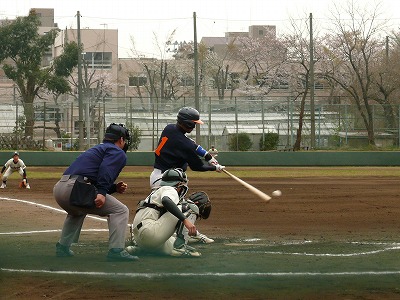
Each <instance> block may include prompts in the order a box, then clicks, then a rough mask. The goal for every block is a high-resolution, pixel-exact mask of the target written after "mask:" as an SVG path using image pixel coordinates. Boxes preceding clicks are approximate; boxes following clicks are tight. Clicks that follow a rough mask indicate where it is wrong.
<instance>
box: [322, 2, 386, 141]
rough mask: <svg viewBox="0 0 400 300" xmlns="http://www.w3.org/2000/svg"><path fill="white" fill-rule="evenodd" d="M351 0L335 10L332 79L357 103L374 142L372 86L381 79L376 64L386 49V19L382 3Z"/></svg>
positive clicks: (329, 46)
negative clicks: (380, 10)
mask: <svg viewBox="0 0 400 300" xmlns="http://www.w3.org/2000/svg"><path fill="white" fill-rule="evenodd" d="M369 9H371V7H368V6H363V7H362V6H358V5H356V4H355V3H354V2H353V1H349V2H348V3H347V6H346V7H344V8H342V9H339V8H338V7H336V11H335V12H333V13H332V16H333V24H334V26H335V29H336V30H335V33H333V34H331V37H330V39H329V40H327V44H326V45H327V52H328V53H327V54H328V56H327V57H329V60H327V63H329V69H330V70H329V71H328V72H326V76H327V78H330V79H331V80H333V81H334V82H336V83H337V84H339V86H340V87H341V88H342V89H343V90H344V91H345V92H346V93H347V94H348V95H349V96H350V99H351V100H352V101H353V102H354V103H355V104H356V106H357V109H358V111H359V113H360V115H361V117H362V120H363V123H364V126H365V128H366V130H367V133H368V143H369V144H370V145H375V136H374V119H373V117H374V116H373V109H372V103H373V102H374V100H376V97H374V89H373V85H374V83H375V84H376V83H377V82H378V80H377V76H378V74H377V72H374V70H376V66H377V64H378V62H379V57H380V54H381V53H382V51H383V48H384V43H383V42H384V40H383V37H382V36H381V33H382V32H383V29H384V28H385V21H382V20H381V19H380V18H379V16H380V13H379V5H377V6H375V7H373V8H372V10H371V11H369ZM378 73H379V72H378Z"/></svg>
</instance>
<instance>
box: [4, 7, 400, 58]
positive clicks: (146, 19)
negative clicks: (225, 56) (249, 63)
mask: <svg viewBox="0 0 400 300" xmlns="http://www.w3.org/2000/svg"><path fill="white" fill-rule="evenodd" d="M348 1H349V0H142V1H138V0H113V1H111V0H0V18H3V19H4V18H15V17H16V16H25V15H27V14H28V12H29V9H30V8H54V14H55V22H56V23H58V26H59V27H60V28H61V29H64V28H66V27H67V28H74V29H76V27H77V25H76V24H77V22H76V13H77V11H80V14H81V16H82V18H81V28H85V27H88V28H94V29H95V28H97V29H98V28H109V29H118V36H119V47H120V48H119V55H120V57H129V56H132V55H133V54H132V52H131V51H130V49H131V48H132V43H131V41H130V37H131V36H132V37H133V38H134V41H135V49H136V51H137V52H138V53H139V54H142V55H145V56H147V57H154V56H155V57H158V56H159V54H160V51H159V50H158V49H157V47H156V44H157V43H156V38H157V39H158V41H159V42H158V44H163V43H165V41H166V40H167V38H168V37H169V36H170V35H171V33H172V32H173V30H176V33H175V35H174V40H177V41H178V42H180V41H192V40H193V32H194V31H193V12H196V16H197V22H196V24H197V40H198V42H200V40H201V38H202V37H204V36H224V34H225V32H227V31H248V27H249V26H250V25H276V26H277V31H278V33H279V32H280V31H284V30H285V28H287V26H288V20H289V18H294V19H301V18H304V20H305V21H306V18H307V17H308V16H309V14H310V13H312V14H313V18H314V20H315V21H314V24H320V25H321V27H322V26H323V24H324V23H327V22H329V17H330V16H331V12H332V11H333V10H334V9H333V5H334V3H335V4H336V5H342V3H347V2H348ZM355 2H356V3H358V4H361V5H362V6H364V7H365V6H368V5H370V6H371V5H372V7H375V4H376V3H380V5H381V12H382V13H383V15H382V17H384V18H388V19H391V20H392V22H393V23H394V26H395V27H396V28H400V1H399V0H380V1H379V0H358V1H355ZM397 24H398V25H397Z"/></svg>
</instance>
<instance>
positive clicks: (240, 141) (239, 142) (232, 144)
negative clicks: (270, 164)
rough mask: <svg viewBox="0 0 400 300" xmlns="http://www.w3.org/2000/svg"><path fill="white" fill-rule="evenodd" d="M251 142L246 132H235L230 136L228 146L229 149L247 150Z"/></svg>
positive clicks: (251, 144)
mask: <svg viewBox="0 0 400 300" xmlns="http://www.w3.org/2000/svg"><path fill="white" fill-rule="evenodd" d="M251 146H253V143H252V141H251V139H250V136H249V135H248V134H247V133H246V132H239V133H237V134H236V133H235V134H233V135H231V136H230V138H229V143H228V147H229V150H230V151H248V150H249V149H250V148H251Z"/></svg>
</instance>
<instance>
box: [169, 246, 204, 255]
mask: <svg viewBox="0 0 400 300" xmlns="http://www.w3.org/2000/svg"><path fill="white" fill-rule="evenodd" d="M171 256H176V257H179V256H180V257H199V256H201V253H200V252H197V251H196V249H194V248H193V247H190V246H188V245H186V244H183V245H181V246H180V247H179V248H173V249H172V252H171Z"/></svg>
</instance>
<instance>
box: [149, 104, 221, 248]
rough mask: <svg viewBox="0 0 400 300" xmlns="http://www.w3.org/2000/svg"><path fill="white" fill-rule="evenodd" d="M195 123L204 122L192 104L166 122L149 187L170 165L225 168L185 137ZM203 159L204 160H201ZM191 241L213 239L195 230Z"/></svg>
mask: <svg viewBox="0 0 400 300" xmlns="http://www.w3.org/2000/svg"><path fill="white" fill-rule="evenodd" d="M196 124H204V123H203V121H201V120H200V114H199V112H198V111H197V110H196V109H194V108H192V107H183V108H181V109H180V110H179V112H178V115H177V122H176V124H168V125H167V126H166V127H165V128H164V130H163V131H162V133H161V136H160V139H159V143H158V146H157V148H156V150H155V151H154V156H155V160H154V169H153V172H152V173H151V175H150V187H151V188H156V187H158V186H159V184H160V181H161V177H162V174H163V173H164V172H165V171H166V170H168V169H171V168H180V169H182V170H183V171H185V172H186V170H187V167H188V166H189V167H190V169H191V170H193V171H199V172H205V171H217V172H222V170H223V169H224V168H225V167H224V166H222V165H220V164H219V163H218V161H217V160H216V159H215V158H214V157H212V156H211V154H210V153H208V152H207V151H206V150H205V149H203V147H201V146H200V145H198V144H196V143H195V141H193V140H192V139H190V138H189V137H187V136H186V134H187V133H190V132H192V130H193V129H194V128H195V126H196ZM205 162H207V163H205ZM191 241H197V242H203V243H207V244H208V243H212V242H214V240H213V239H211V238H209V237H207V236H206V235H204V234H201V233H200V232H198V231H197V234H196V235H195V236H192V239H191Z"/></svg>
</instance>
